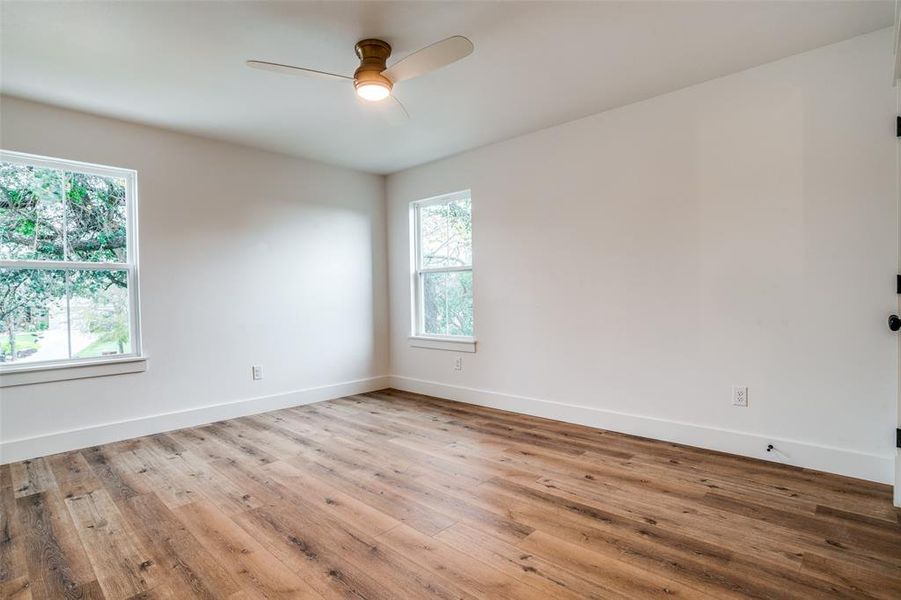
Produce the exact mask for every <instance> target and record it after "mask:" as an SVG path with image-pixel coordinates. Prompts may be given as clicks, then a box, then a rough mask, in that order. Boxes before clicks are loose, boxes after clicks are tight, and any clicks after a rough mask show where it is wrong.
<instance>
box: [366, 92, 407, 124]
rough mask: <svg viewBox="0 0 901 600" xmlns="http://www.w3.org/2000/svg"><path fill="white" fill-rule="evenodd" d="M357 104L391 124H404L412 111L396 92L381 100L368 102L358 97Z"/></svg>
mask: <svg viewBox="0 0 901 600" xmlns="http://www.w3.org/2000/svg"><path fill="white" fill-rule="evenodd" d="M357 104H359V105H360V108H362V109H363V110H365V111H366V112H368V113H369V114H371V115H373V116H378V118H380V119H381V120H382V121H384V122H385V123H388V124H389V125H403V124H404V123H406V122H407V121H409V120H410V113H408V112H407V109H406V107H405V106H404V105H403V104H402V103H401V101H400V100H398V99H397V97H396V96H395V95H394V94H392V95H391V96H389V97H388V98H386V99H385V100H382V101H381V102H367V101H366V100H363V99H360V98H358V99H357Z"/></svg>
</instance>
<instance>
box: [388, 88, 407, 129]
mask: <svg viewBox="0 0 901 600" xmlns="http://www.w3.org/2000/svg"><path fill="white" fill-rule="evenodd" d="M391 100H393V102H392V103H391V104H392V105H393V106H391V107H390V108H389V110H388V112H387V115H386V117H385V118H386V119H387V120H388V122H389V123H393V124H395V125H400V124H401V123H405V122H407V121H409V120H410V113H408V112H407V107H406V106H404V105H403V102H401V101H400V100H398V99H397V96H395V95H394V94H391Z"/></svg>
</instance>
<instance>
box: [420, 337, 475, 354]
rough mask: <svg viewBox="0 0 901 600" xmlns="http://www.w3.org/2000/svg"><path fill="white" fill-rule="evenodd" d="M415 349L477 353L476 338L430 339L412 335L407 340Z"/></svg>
mask: <svg viewBox="0 0 901 600" xmlns="http://www.w3.org/2000/svg"><path fill="white" fill-rule="evenodd" d="M407 339H408V340H409V341H410V346H411V347H413V348H430V349H432V350H450V351H452V352H475V351H476V340H475V338H464V337H460V338H451V337H429V336H424V335H411V336H410V337H409V338H407Z"/></svg>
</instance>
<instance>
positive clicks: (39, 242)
mask: <svg viewBox="0 0 901 600" xmlns="http://www.w3.org/2000/svg"><path fill="white" fill-rule="evenodd" d="M64 186H65V179H64V176H63V172H62V171H57V170H55V169H43V168H37V167H29V166H24V165H18V164H14V163H8V162H0V259H9V260H42V259H43V260H63V237H62V235H63V233H62V232H63V187H64Z"/></svg>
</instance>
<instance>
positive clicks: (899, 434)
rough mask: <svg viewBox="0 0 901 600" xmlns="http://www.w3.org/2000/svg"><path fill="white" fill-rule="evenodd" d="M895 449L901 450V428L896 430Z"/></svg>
mask: <svg viewBox="0 0 901 600" xmlns="http://www.w3.org/2000/svg"><path fill="white" fill-rule="evenodd" d="M895 447H896V448H901V427H899V428H898V429H896V430H895Z"/></svg>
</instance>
